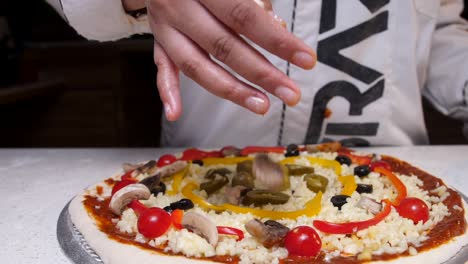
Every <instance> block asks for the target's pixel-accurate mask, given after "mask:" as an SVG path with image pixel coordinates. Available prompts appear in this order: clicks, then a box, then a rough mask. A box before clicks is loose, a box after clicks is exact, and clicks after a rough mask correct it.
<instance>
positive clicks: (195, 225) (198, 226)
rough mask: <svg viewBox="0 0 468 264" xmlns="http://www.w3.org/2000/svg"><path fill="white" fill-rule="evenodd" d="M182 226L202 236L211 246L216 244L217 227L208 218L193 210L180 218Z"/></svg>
mask: <svg viewBox="0 0 468 264" xmlns="http://www.w3.org/2000/svg"><path fill="white" fill-rule="evenodd" d="M182 226H183V227H184V228H187V229H189V230H192V231H193V232H194V233H195V234H197V235H199V236H201V237H203V238H204V239H206V240H207V241H208V243H210V244H211V245H212V246H214V247H215V246H216V245H217V244H218V229H217V228H216V225H215V223H213V221H211V220H210V219H209V218H207V217H205V216H203V215H201V214H198V213H194V212H188V213H186V214H185V215H184V218H182Z"/></svg>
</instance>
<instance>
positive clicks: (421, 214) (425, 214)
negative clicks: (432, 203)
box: [396, 197, 429, 224]
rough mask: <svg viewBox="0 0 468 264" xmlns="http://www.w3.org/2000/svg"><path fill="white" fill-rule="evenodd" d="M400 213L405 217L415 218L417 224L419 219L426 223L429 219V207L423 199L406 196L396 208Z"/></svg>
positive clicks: (414, 221)
mask: <svg viewBox="0 0 468 264" xmlns="http://www.w3.org/2000/svg"><path fill="white" fill-rule="evenodd" d="M396 210H397V212H398V214H400V216H402V217H404V218H408V219H411V220H413V223H415V224H417V223H418V222H419V221H423V223H425V222H426V221H427V220H428V219H429V208H428V207H427V204H426V203H425V202H424V201H422V200H421V199H418V198H415V197H406V198H405V199H403V200H402V201H401V202H400V205H398V207H397V208H396Z"/></svg>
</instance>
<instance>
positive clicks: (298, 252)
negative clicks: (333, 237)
mask: <svg viewBox="0 0 468 264" xmlns="http://www.w3.org/2000/svg"><path fill="white" fill-rule="evenodd" d="M284 246H285V248H286V249H287V250H288V252H289V254H291V255H295V256H303V257H314V256H317V254H318V253H319V252H320V248H321V247H322V240H320V237H319V235H318V234H317V232H316V231H315V230H314V229H313V228H312V227H309V226H298V227H296V228H294V229H293V230H291V231H289V232H288V234H286V238H285V239H284Z"/></svg>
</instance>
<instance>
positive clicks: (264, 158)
mask: <svg viewBox="0 0 468 264" xmlns="http://www.w3.org/2000/svg"><path fill="white" fill-rule="evenodd" d="M286 170H287V169H286V168H285V167H284V166H281V165H280V164H278V163H276V162H274V161H273V160H271V159H270V157H268V155H266V154H264V153H260V154H257V155H256V156H255V158H254V161H253V165H252V172H253V176H254V177H255V188H257V189H263V190H268V191H274V192H278V191H282V190H285V189H287V188H288V187H289V177H288V176H287V173H286Z"/></svg>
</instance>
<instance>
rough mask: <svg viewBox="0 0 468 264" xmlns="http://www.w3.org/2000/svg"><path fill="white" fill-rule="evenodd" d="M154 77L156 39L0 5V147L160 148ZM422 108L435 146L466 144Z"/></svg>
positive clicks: (44, 9)
mask: <svg viewBox="0 0 468 264" xmlns="http://www.w3.org/2000/svg"><path fill="white" fill-rule="evenodd" d="M465 2H466V1H465ZM25 5H27V7H25ZM464 16H465V17H468V12H467V10H465V12H464ZM2 21H3V23H4V21H7V23H8V31H9V34H8V35H6V36H5V35H4V36H2V35H1V32H2V24H1V23H2ZM155 78H156V68H155V66H154V64H153V61H152V38H151V37H150V36H139V37H133V38H132V39H127V40H121V41H118V42H109V43H97V42H89V41H86V40H84V39H83V38H81V37H79V36H78V35H77V34H76V33H75V31H74V30H73V29H72V28H70V27H69V26H68V25H67V24H66V23H65V22H64V21H63V20H62V19H61V18H60V17H59V16H58V15H57V14H56V13H55V12H54V11H53V10H52V8H50V7H49V6H48V5H47V4H45V3H44V2H42V1H39V0H36V1H28V2H24V1H1V3H0V147H157V146H159V133H160V118H161V102H160V99H159V96H158V93H157V89H156V84H155ZM424 108H425V118H426V125H427V127H428V130H429V136H430V140H431V143H432V144H467V143H468V141H467V140H466V139H465V138H464V137H463V136H462V133H461V128H462V124H461V122H459V121H455V120H451V119H449V118H447V117H445V116H443V115H441V114H439V113H438V112H436V111H435V110H434V109H432V107H430V106H429V104H428V103H427V102H425V103H424Z"/></svg>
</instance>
